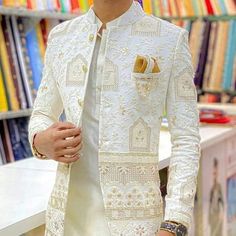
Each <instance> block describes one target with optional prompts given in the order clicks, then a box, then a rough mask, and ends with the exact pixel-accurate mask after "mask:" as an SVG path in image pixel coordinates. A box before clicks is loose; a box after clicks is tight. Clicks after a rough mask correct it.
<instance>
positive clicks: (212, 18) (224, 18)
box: [157, 15, 236, 21]
mask: <svg viewBox="0 0 236 236" xmlns="http://www.w3.org/2000/svg"><path fill="white" fill-rule="evenodd" d="M157 17H159V16H157ZM159 18H161V19H164V20H168V21H172V20H191V21H194V20H208V21H229V20H235V19H236V15H219V16H186V17H159Z"/></svg>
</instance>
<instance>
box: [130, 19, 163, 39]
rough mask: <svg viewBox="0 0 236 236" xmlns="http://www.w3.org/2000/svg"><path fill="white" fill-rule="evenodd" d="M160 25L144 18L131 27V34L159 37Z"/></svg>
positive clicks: (155, 21)
mask: <svg viewBox="0 0 236 236" xmlns="http://www.w3.org/2000/svg"><path fill="white" fill-rule="evenodd" d="M160 27H161V23H160V22H159V21H157V20H156V19H153V18H150V17H144V18H143V19H142V20H141V21H138V22H137V23H136V24H134V25H133V26H132V30H131V34H132V35H139V36H151V37H153V36H159V35H160Z"/></svg>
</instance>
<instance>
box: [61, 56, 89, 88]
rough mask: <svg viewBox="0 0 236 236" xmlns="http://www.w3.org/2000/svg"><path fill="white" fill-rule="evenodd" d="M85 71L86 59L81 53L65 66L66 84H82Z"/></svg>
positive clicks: (86, 69)
mask: <svg viewBox="0 0 236 236" xmlns="http://www.w3.org/2000/svg"><path fill="white" fill-rule="evenodd" d="M87 71H88V68H87V61H86V59H85V58H84V57H83V56H82V55H81V54H79V55H77V56H76V57H74V58H72V59H71V61H70V62H68V64H67V68H66V86H78V85H83V84H84V82H85V77H86V72H87Z"/></svg>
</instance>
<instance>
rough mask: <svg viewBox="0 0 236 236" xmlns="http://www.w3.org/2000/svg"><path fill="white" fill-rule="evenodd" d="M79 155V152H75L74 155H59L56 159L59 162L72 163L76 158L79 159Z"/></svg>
mask: <svg viewBox="0 0 236 236" xmlns="http://www.w3.org/2000/svg"><path fill="white" fill-rule="evenodd" d="M79 158H80V156H79V154H76V155H75V156H73V157H64V156H61V157H59V158H58V159H57V161H59V162H63V163H67V164H68V163H72V162H75V161H77V160H79Z"/></svg>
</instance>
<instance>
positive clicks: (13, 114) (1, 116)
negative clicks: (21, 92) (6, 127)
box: [0, 108, 32, 120]
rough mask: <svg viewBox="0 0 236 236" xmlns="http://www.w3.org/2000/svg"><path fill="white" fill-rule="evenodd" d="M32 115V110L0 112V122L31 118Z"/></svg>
mask: <svg viewBox="0 0 236 236" xmlns="http://www.w3.org/2000/svg"><path fill="white" fill-rule="evenodd" d="M31 113H32V108H29V109H24V110H19V111H7V112H0V120H6V119H12V118H18V117H24V116H30V115H31Z"/></svg>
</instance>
